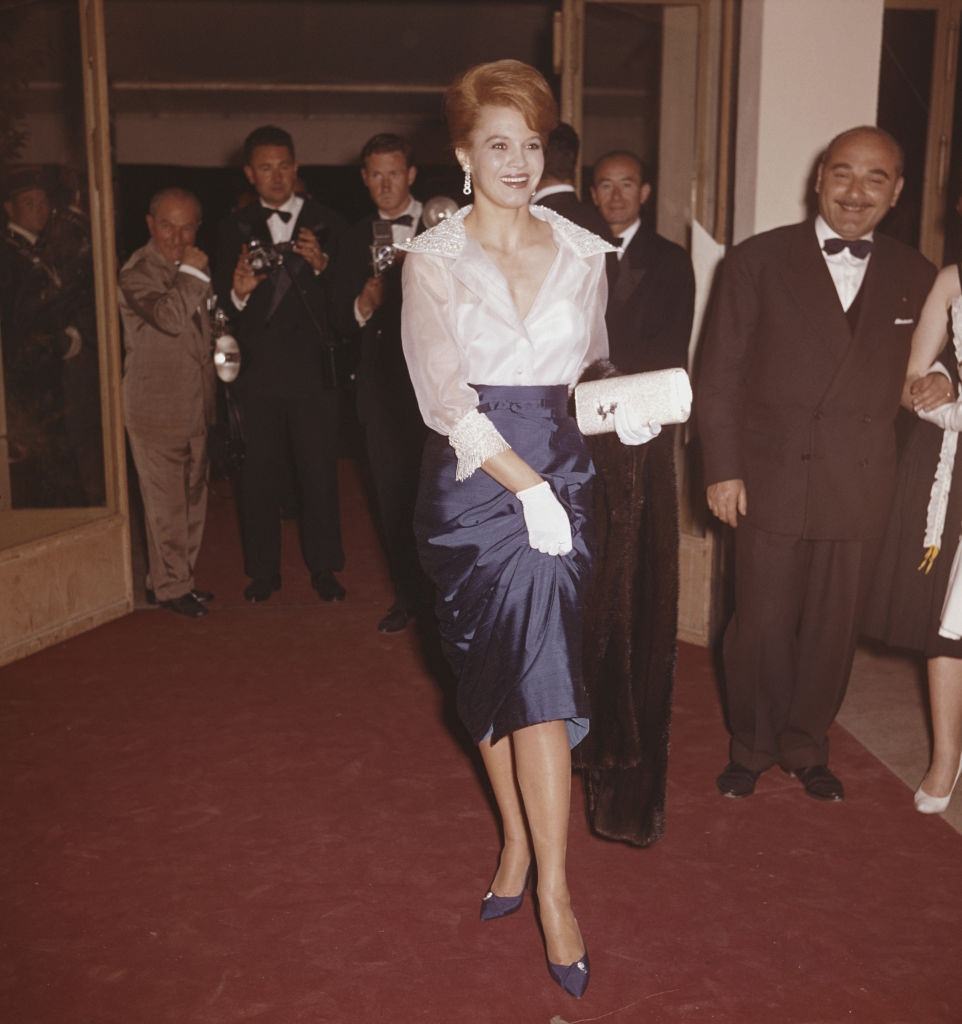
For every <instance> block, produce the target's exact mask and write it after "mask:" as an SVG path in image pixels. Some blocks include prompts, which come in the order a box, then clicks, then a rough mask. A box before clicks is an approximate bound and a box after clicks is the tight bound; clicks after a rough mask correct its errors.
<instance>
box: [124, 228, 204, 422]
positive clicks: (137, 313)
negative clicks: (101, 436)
mask: <svg viewBox="0 0 962 1024" xmlns="http://www.w3.org/2000/svg"><path fill="white" fill-rule="evenodd" d="M210 294H211V286H210V284H209V283H208V282H204V281H202V280H201V279H200V278H198V277H195V276H194V275H193V274H188V273H184V272H182V271H180V270H178V268H177V266H176V265H175V264H173V263H171V262H170V261H169V260H167V259H166V258H165V257H164V256H162V255H161V253H160V252H159V250H158V249H157V248H156V247H155V246H154V244H153V243H152V242H148V243H147V244H146V245H145V246H143V248H141V249H138V250H137V251H136V252H135V253H134V254H133V256H131V257H130V259H129V260H128V261H127V262H126V263H125V264H124V267H123V269H122V270H121V271H120V319H121V322H122V323H123V328H124V349H125V352H126V360H125V363H124V421H125V422H126V424H127V429H128V430H130V431H131V432H132V433H136V434H139V435H143V436H148V437H149V436H155V437H158V438H165V439H166V438H174V437H176V438H182V439H186V438H190V437H198V436H200V435H201V434H203V433H205V432H206V430H207V427H208V426H209V425H210V424H211V423H213V421H214V412H215V405H214V398H215V385H216V380H215V375H214V362H213V358H212V355H211V337H210V321H209V318H208V315H207V300H208V299H209V298H210Z"/></svg>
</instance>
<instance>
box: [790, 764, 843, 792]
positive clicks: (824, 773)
mask: <svg viewBox="0 0 962 1024" xmlns="http://www.w3.org/2000/svg"><path fill="white" fill-rule="evenodd" d="M792 775H794V776H795V778H796V779H798V781H799V782H800V783H801V784H802V785H803V786H804V787H805V792H806V793H808V795H809V796H810V797H813V798H814V799H815V800H844V799H845V790H844V789H843V788H842V783H841V780H840V779H838V778H837V777H836V776H835V775H833V774H832V772H830V771H829V769H828V767H827V766H826V765H824V764H816V765H812V766H811V767H810V768H793V769H792Z"/></svg>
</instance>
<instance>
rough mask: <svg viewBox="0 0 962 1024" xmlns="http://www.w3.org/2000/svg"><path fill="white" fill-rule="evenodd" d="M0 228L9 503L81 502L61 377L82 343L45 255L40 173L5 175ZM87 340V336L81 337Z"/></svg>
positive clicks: (45, 199)
mask: <svg viewBox="0 0 962 1024" xmlns="http://www.w3.org/2000/svg"><path fill="white" fill-rule="evenodd" d="M5 186H6V187H5V194H4V197H3V198H4V202H3V211H4V214H5V215H6V225H5V227H4V229H3V230H0V332H2V335H3V345H2V349H3V377H4V380H5V384H6V403H7V404H6V415H7V431H6V433H7V438H8V442H9V447H10V456H11V480H10V485H11V491H12V496H11V497H12V503H13V505H14V507H19V508H23V507H31V506H33V507H45V508H55V507H61V506H77V505H85V504H87V501H86V498H85V495H84V492H83V487H82V484H81V480H80V476H79V473H78V469H77V462H76V457H75V452H74V450H73V448H72V445H71V438H70V436H69V434H68V424H67V419H66V402H65V396H64V377H65V374H66V366H67V365H68V364H69V363H70V362H72V361H74V360H75V359H77V358H78V357H79V356H80V354H81V353H82V351H83V342H84V339H83V336H82V334H81V332H80V330H79V329H78V327H77V324H76V320H77V317H76V305H77V304H76V302H75V301H74V297H75V290H74V289H72V288H68V287H67V286H66V285H65V282H64V278H63V275H62V274H61V272H60V270H59V269H58V268H57V266H56V265H55V264H54V263H53V261H52V260H51V258H50V252H49V250H48V247H47V229H48V226H49V222H50V215H51V205H50V197H49V193H48V190H47V181H46V178H45V176H44V175H43V174H42V173H41V172H40V171H39V170H36V169H31V168H23V169H21V170H18V171H16V172H14V173H13V174H11V175H10V176H9V178H8V179H7V181H6V182H5ZM89 343H90V340H89V339H88V344H89Z"/></svg>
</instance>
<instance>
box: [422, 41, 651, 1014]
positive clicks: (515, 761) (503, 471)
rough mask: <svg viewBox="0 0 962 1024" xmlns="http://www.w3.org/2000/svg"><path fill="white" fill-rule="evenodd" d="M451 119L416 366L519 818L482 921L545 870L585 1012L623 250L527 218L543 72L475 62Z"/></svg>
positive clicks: (453, 597) (510, 827) (438, 534)
mask: <svg viewBox="0 0 962 1024" xmlns="http://www.w3.org/2000/svg"><path fill="white" fill-rule="evenodd" d="M445 112H446V115H447V120H448V127H449V130H450V133H451V141H452V143H453V146H454V149H455V154H456V156H457V158H458V161H459V162H460V164H461V167H462V168H463V170H464V172H465V193H466V194H468V193H469V192H470V191H471V189H472V186H473V193H474V201H473V205H472V206H468V207H465V208H463V209H462V210H460V211H459V212H458V213H456V214H455V215H454V216H452V217H451V218H450V219H448V220H445V221H442V222H441V223H440V224H438V225H437V226H436V227H434V228H432V229H431V230H430V231H427V232H425V233H424V234H422V235H419V236H417V237H416V238H414V239H412V240H411V241H410V242H408V243H406V244H405V245H404V246H403V247H402V248H404V249H405V250H406V252H407V255H406V257H405V261H404V271H403V281H404V304H403V314H402V316H403V319H402V336H403V343H404V352H405V356H406V358H407V363H408V368H409V370H410V374H411V380H412V383H413V385H414V390H415V393H416V394H417V398H418V403H419V405H420V408H421V412H422V415H423V416H424V420H425V422H426V423H427V425H428V426H429V427H430V428H431V429H432V431H433V433H432V434H431V435H429V438H428V442H427V445H426V448H425V454H424V460H423V464H422V470H421V482H420V491H419V497H418V505H417V511H416V513H415V534H416V536H417V540H418V548H419V553H420V556H421V561H422V564H423V565H424V568H425V571H426V572H427V574H428V576H429V577H430V578H431V579H432V581H433V582H434V583H435V585H436V587H437V589H438V603H437V609H438V620H439V629H440V634H441V639H442V642H443V644H444V647H445V653H446V654H447V657H448V659H449V661H450V663H451V665H452V667H453V669H454V672H455V674H456V676H457V680H458V697H457V702H458V712H459V714H460V717H461V719H462V721H463V722H464V724H465V726H466V728H467V729H468V731H469V732H470V734H471V736H472V738H473V739H474V741H475V742H476V743H477V744H478V747H479V749H480V753H481V757H482V760H483V761H484V765H485V768H486V770H487V774H488V777H489V779H490V781H491V786H492V788H493V790H494V794H495V797H496V799H497V804H498V809H499V811H500V814H501V823H502V827H503V846H502V849H501V855H500V859H499V862H498V866H497V870H496V871H495V874H494V878H493V881H492V882H491V885H490V888H489V891H488V893H487V895H486V896H484V898H483V899H482V902H481V917H482V920H484V921H492V920H495V919H497V918H500V917H504V916H505V915H507V914H510V913H512V912H514V911H516V910H518V909H519V908H520V907H521V905H522V903H523V894H524V889H525V886H526V881H527V879H528V877H529V871H530V872H531V875H532V877H533V878H535V879H536V881H537V897H538V904H537V905H538V911H539V914H540V919H541V925H542V929H543V932H544V939H545V944H546V947H547V948H546V953H547V959H548V966H549V970H550V973H551V976H552V977H553V978H554V980H555V981H556V982H557V983H558V984H559V985H561V986H562V988H564V989H565V991H567V992H568V993H570V994H571V995H573V996H575V997H580V996H581V995H582V993H583V992H584V990H585V987H586V986H587V983H588V970H589V965H588V955H587V950H586V948H585V943H584V940H583V938H582V936H581V932H580V931H579V929H578V923H577V921H576V919H575V916H574V913H573V912H572V909H571V898H570V894H569V889H568V881H567V877H566V871H565V851H566V845H567V834H568V816H569V803H570V791H571V748H572V747H573V746H575V745H576V744H577V743H578V742H579V741H580V740H581V738H582V737H583V736H584V735H585V733H586V732H587V729H588V717H587V716H588V707H587V700H586V696H585V692H584V687H583V684H582V678H581V631H582V601H583V594H584V590H585V584H586V582H587V578H588V573H589V569H590V563H591V546H590V537H589V532H590V523H588V521H587V516H588V513H589V509H590V508H591V495H590V490H591V484H592V477H593V475H594V470H593V467H592V465H591V460H590V458H589V456H588V453H587V450H586V446H585V443H584V438H583V437H582V435H581V433H580V431H579V430H578V427H577V424H576V423H575V421H574V419H573V418H572V417H570V416H569V414H568V400H569V392H570V389H571V388H572V386H573V385H574V384H575V383H576V382H577V381H578V379H579V376H580V375H581V371H582V370H583V368H584V367H585V366H586V365H588V364H589V363H591V362H593V361H594V360H596V359H599V358H603V357H605V356H606V355H607V352H608V338H607V333H606V330H605V319H604V315H605V302H606V299H607V285H606V280H605V253H606V252H610V251H613V250H612V247H611V246H610V245H608V243H606V242H604V241H603V240H602V239H600V238H598V237H597V236H596V235H593V234H591V233H590V232H588V231H585V230H583V229H582V228H579V227H577V226H575V225H574V224H572V223H570V222H569V221H567V220H565V219H564V218H562V217H560V216H558V215H557V214H556V213H554V212H553V211H552V210H549V209H548V208H547V207H540V206H539V207H529V205H528V203H529V199H530V197H531V194H532V193H533V192H534V190H535V188H536V186H537V183H538V180H539V178H540V177H541V173H542V168H543V166H544V156H543V147H544V144H545V141H546V138H547V135H548V133H549V132H550V131H551V129H552V128H553V127H554V126H555V124H556V123H557V117H558V115H557V109H556V105H555V101H554V99H553V97H552V95H551V90H550V88H549V87H548V85H547V83H546V82H545V80H544V78H543V77H542V76H541V75H540V74H539V73H538V72H537V71H536V70H535V69H534V68H531V67H529V66H528V65H526V64H522V63H520V62H519V61H513V60H503V61H496V62H493V63H490V64H482V65H478V66H476V67H473V68H471V69H469V70H468V71H467V72H465V73H464V74H463V75H462V76H461V77H460V78H459V79H458V80H457V81H456V82H455V83H454V84H453V85H452V86H451V88H450V89H449V90H448V92H447V95H446V97H445ZM615 415H616V429H617V431H618V434H619V437H621V439H622V440H623V441H624V442H625V443H627V444H641V443H644V442H645V441H649V440H651V438H652V437H654V436H655V435H656V434H657V433H658V431H659V429H660V428H659V427H657V426H656V425H655V426H649V425H648V424H645V423H632V422H630V420H629V418H628V416H627V415H626V410H624V409H622V408H621V407H619V408H618V410H617V411H616V414H615ZM532 869H534V870H532Z"/></svg>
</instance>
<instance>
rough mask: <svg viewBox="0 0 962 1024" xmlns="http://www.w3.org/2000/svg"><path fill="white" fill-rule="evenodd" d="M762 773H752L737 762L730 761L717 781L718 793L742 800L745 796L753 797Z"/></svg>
mask: <svg viewBox="0 0 962 1024" xmlns="http://www.w3.org/2000/svg"><path fill="white" fill-rule="evenodd" d="M761 774H762V773H761V772H756V771H752V769H751V768H746V767H745V765H743V764H739V763H738V762H737V761H729V762H728V764H726V765H725V767H724V769H723V770H722V773H721V775H719V776H718V778H717V779H716V780H715V785H716V786H717V787H718V792H719V793H721V794H722V796H730V797H733V798H734V799H740V798H741V797H743V796H751V795H752V793H754V792H755V783H756V782H757V781H758V776H759V775H761Z"/></svg>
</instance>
